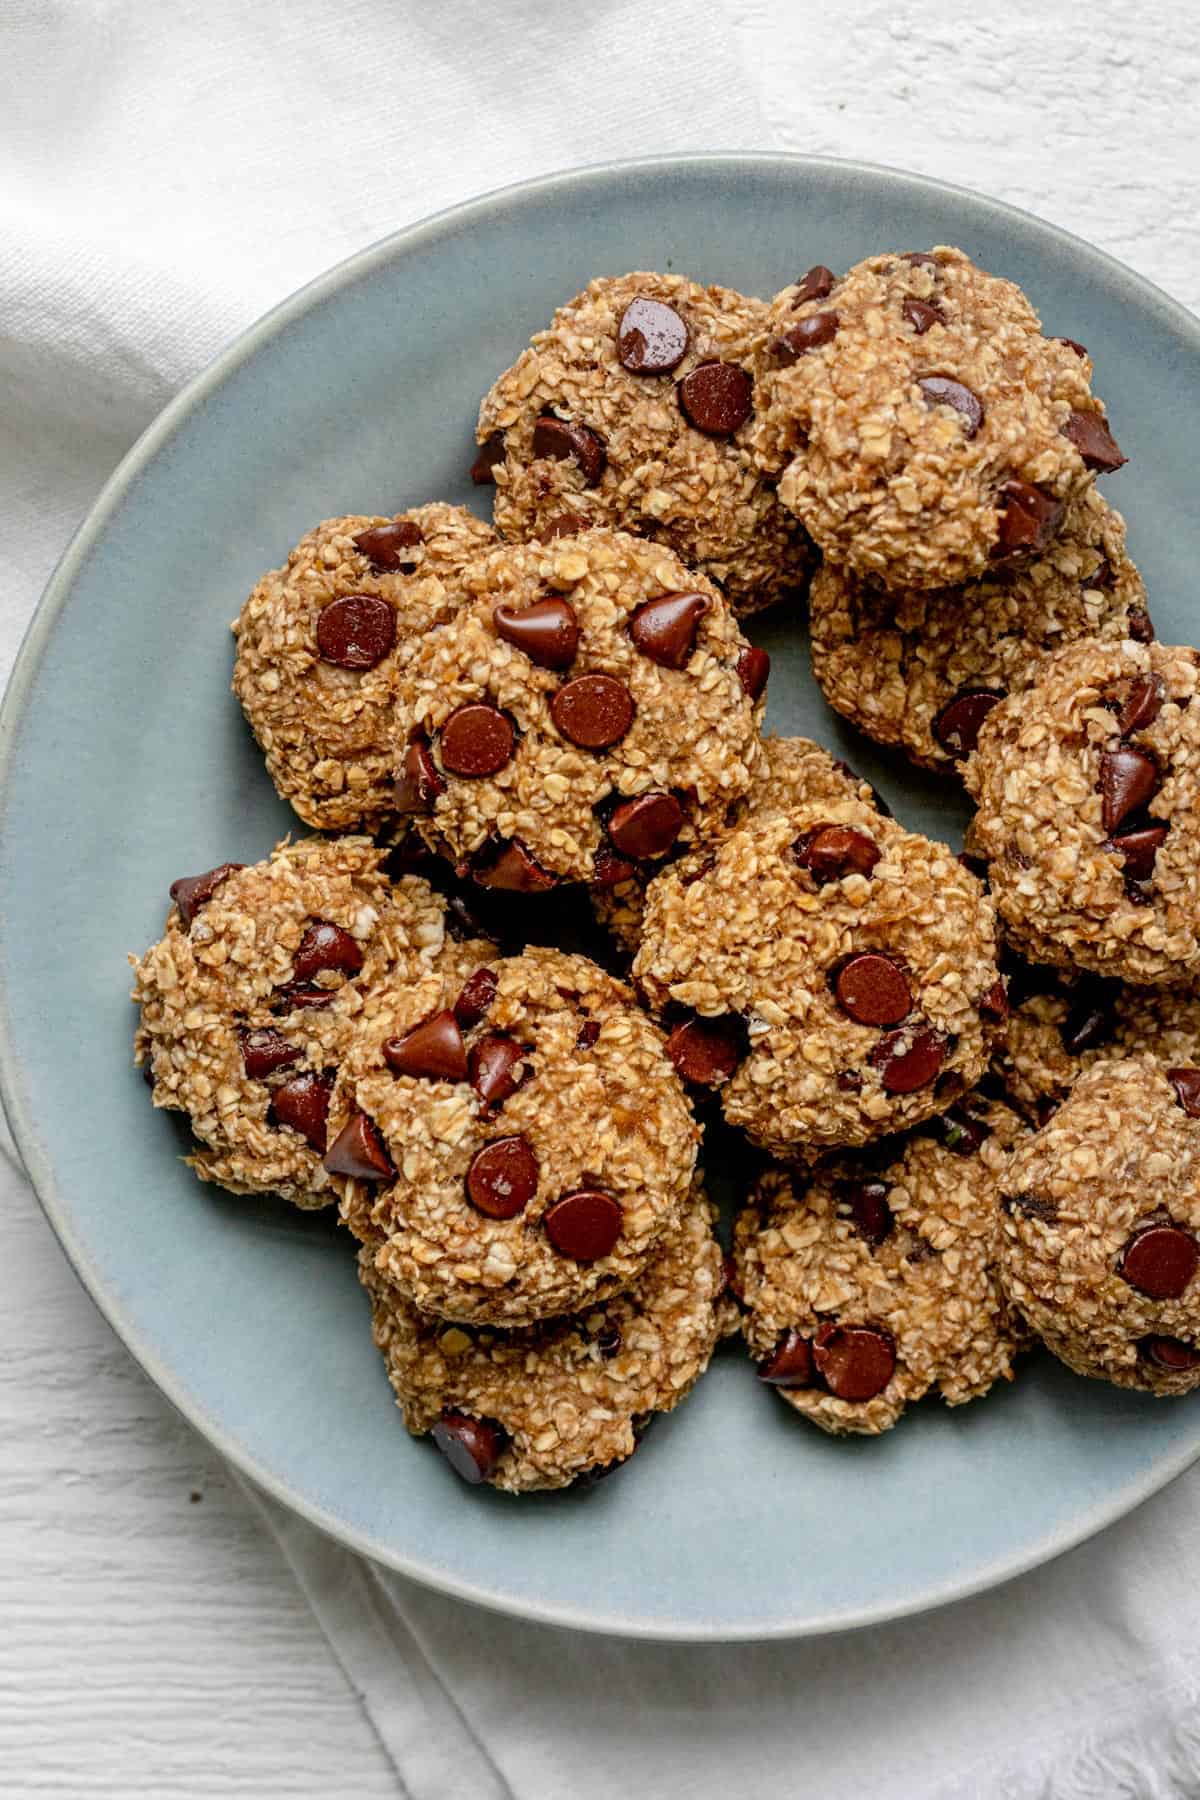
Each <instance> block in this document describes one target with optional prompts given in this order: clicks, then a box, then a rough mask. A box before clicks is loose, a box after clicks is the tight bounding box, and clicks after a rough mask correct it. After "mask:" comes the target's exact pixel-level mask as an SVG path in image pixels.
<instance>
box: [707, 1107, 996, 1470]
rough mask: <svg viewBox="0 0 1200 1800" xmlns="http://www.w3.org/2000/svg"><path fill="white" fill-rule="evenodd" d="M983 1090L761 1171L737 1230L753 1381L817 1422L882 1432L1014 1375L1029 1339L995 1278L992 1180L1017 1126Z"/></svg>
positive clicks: (738, 1278)
mask: <svg viewBox="0 0 1200 1800" xmlns="http://www.w3.org/2000/svg"><path fill="white" fill-rule="evenodd" d="M1020 1130H1021V1127H1020V1122H1019V1121H1018V1119H1017V1116H1016V1114H1015V1113H1012V1112H1010V1111H1009V1109H1008V1108H1007V1107H1005V1106H1002V1105H1000V1104H998V1103H997V1102H995V1101H990V1100H985V1099H983V1098H982V1097H981V1096H979V1095H975V1094H973V1095H970V1096H968V1097H967V1098H966V1099H965V1100H964V1101H963V1102H962V1104H961V1105H960V1106H958V1107H955V1108H954V1109H953V1110H952V1111H951V1112H949V1113H947V1114H945V1115H944V1116H943V1117H942V1118H940V1119H937V1120H935V1121H933V1122H932V1126H929V1127H926V1128H925V1129H924V1130H923V1131H922V1132H917V1133H913V1134H911V1135H910V1136H908V1137H905V1138H903V1139H900V1140H891V1141H889V1142H887V1143H886V1144H880V1145H878V1146H877V1147H876V1150H875V1151H874V1153H872V1154H871V1155H869V1156H865V1157H864V1156H857V1157H845V1156H843V1157H837V1158H834V1159H833V1160H832V1161H830V1162H827V1163H825V1164H823V1165H822V1166H821V1167H820V1168H819V1169H818V1170H817V1171H816V1172H815V1173H814V1174H811V1175H806V1174H805V1173H804V1172H803V1171H801V1170H798V1169H796V1170H788V1169H783V1168H778V1167H772V1168H770V1169H768V1170H767V1171H766V1172H765V1173H764V1174H763V1175H762V1176H760V1178H759V1180H758V1182H757V1184H756V1186H755V1189H754V1193H753V1196H752V1199H751V1202H750V1204H749V1206H747V1207H746V1209H745V1210H744V1211H743V1212H742V1213H741V1214H740V1215H739V1217H738V1220H737V1223H736V1225H735V1228H734V1253H733V1254H734V1277H733V1279H734V1285H735V1289H736V1291H737V1293H738V1295H739V1297H740V1299H741V1300H742V1302H743V1305H744V1308H745V1311H744V1316H743V1320H742V1330H743V1332H744V1334H745V1338H746V1342H747V1344H748V1346H749V1349H750V1354H751V1355H752V1356H753V1357H754V1358H755V1360H756V1361H757V1363H758V1374H759V1380H760V1381H762V1382H763V1383H764V1384H766V1385H767V1386H770V1387H773V1388H775V1389H776V1391H777V1392H778V1393H779V1394H780V1395H781V1396H782V1398H783V1399H784V1400H786V1401H787V1403H788V1405H789V1406H792V1407H794V1408H795V1409H796V1411H797V1412H799V1413H802V1414H803V1415H804V1417H805V1418H807V1419H811V1420H812V1422H813V1424H814V1425H819V1426H821V1428H822V1430H824V1431H830V1432H836V1433H848V1432H858V1433H870V1434H873V1433H876V1432H881V1431H887V1430H889V1429H890V1428H891V1427H892V1426H893V1425H895V1423H896V1422H897V1420H898V1419H899V1418H900V1416H901V1414H902V1413H903V1411H904V1409H905V1407H906V1406H908V1405H910V1404H911V1403H912V1402H913V1401H914V1400H919V1399H921V1397H922V1396H923V1395H924V1394H927V1393H929V1392H930V1391H931V1390H936V1391H937V1392H939V1393H940V1394H941V1397H942V1399H943V1400H945V1401H946V1403H947V1404H948V1405H950V1406H960V1405H962V1403H963V1402H964V1401H967V1400H975V1399H978V1397H979V1396H980V1395H981V1394H986V1393H987V1391H988V1389H989V1388H990V1387H991V1386H992V1384H993V1383H994V1382H996V1381H1007V1380H1011V1378H1012V1374H1013V1364H1014V1361H1015V1358H1016V1355H1017V1352H1018V1350H1019V1349H1021V1348H1022V1346H1023V1343H1024V1341H1025V1335H1026V1334H1025V1333H1024V1332H1023V1329H1022V1327H1021V1325H1020V1323H1019V1321H1018V1320H1017V1319H1015V1318H1014V1316H1013V1314H1012V1312H1011V1309H1010V1308H1009V1305H1008V1303H1007V1301H1006V1300H1005V1297H1004V1294H1003V1292H1002V1290H1001V1288H1000V1284H999V1281H998V1279H997V1276H996V1252H997V1232H998V1210H997V1208H998V1185H997V1184H998V1182H999V1179H1000V1176H1001V1174H1002V1172H1003V1169H1004V1166H1005V1162H1006V1159H1007V1153H1008V1150H1009V1148H1010V1146H1011V1145H1012V1144H1013V1143H1014V1141H1015V1140H1016V1139H1017V1137H1018V1136H1019V1134H1020Z"/></svg>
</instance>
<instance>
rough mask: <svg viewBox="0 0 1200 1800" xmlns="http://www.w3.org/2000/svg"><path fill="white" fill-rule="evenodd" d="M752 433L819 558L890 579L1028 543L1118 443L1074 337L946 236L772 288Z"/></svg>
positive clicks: (1110, 458) (906, 584)
mask: <svg viewBox="0 0 1200 1800" xmlns="http://www.w3.org/2000/svg"><path fill="white" fill-rule="evenodd" d="M755 374H756V381H757V387H756V397H757V401H758V405H757V410H756V416H755V426H754V444H755V450H756V453H757V455H758V458H759V462H760V465H761V467H762V468H763V469H764V470H765V472H766V473H767V474H768V475H769V476H776V477H778V478H779V497H780V499H781V500H782V501H783V504H784V505H785V506H788V507H790V508H791V509H792V510H793V511H794V512H795V513H797V514H798V515H799V517H800V518H801V519H802V520H803V521H804V523H805V525H806V526H807V527H808V529H809V531H810V532H811V533H812V535H813V537H814V538H815V539H816V541H817V543H818V545H819V546H820V548H821V550H822V551H823V553H824V555H825V557H826V559H827V560H828V561H829V562H831V563H835V564H837V565H845V566H847V567H849V568H851V569H853V570H854V571H855V572H856V573H857V574H860V575H863V576H873V577H874V578H875V579H876V580H878V581H880V582H882V583H883V585H884V586H886V587H892V588H930V587H933V588H940V587H948V586H951V585H954V584H957V583H959V582H964V581H972V580H975V579H976V578H978V577H979V576H980V575H982V574H983V573H984V571H985V570H986V569H987V567H988V565H989V563H991V562H994V561H998V560H1005V559H1008V558H1013V557H1020V556H1028V555H1032V554H1039V553H1041V552H1042V551H1044V550H1045V548H1046V547H1047V545H1048V544H1049V543H1050V541H1051V540H1052V539H1053V538H1054V537H1055V535H1056V534H1057V532H1058V530H1059V528H1060V526H1061V524H1062V519H1063V513H1064V509H1065V507H1066V504H1067V502H1068V501H1069V500H1071V499H1072V498H1073V496H1075V495H1076V494H1079V493H1080V492H1082V491H1083V489H1085V488H1086V487H1087V486H1088V485H1089V484H1090V482H1091V481H1092V479H1093V475H1094V474H1095V473H1096V472H1097V471H1102V470H1109V469H1118V468H1120V466H1121V464H1122V463H1123V462H1124V460H1125V459H1124V457H1123V456H1122V455H1121V452H1120V450H1119V449H1118V448H1117V445H1116V443H1115V442H1114V441H1113V438H1112V435H1111V433H1110V431H1109V429H1108V426H1107V424H1106V422H1105V417H1104V412H1103V410H1102V409H1101V407H1100V403H1099V401H1098V400H1096V399H1094V398H1093V396H1092V393H1091V389H1090V387H1089V377H1090V374H1091V362H1090V360H1089V359H1088V356H1087V353H1086V351H1084V350H1082V346H1078V345H1073V344H1069V343H1068V342H1067V341H1066V340H1065V339H1062V338H1046V337H1043V336H1042V334H1041V329H1040V326H1039V321H1038V316H1037V314H1036V313H1035V312H1034V310H1033V307H1032V306H1031V305H1030V304H1029V301H1028V300H1027V299H1026V297H1025V295H1024V294H1023V293H1022V292H1021V290H1020V288H1018V287H1015V286H1014V285H1013V283H1012V282H1010V281H1003V280H1001V279H1000V278H998V277H997V276H995V275H988V274H987V273H985V271H984V270H982V269H979V268H976V267H975V265H974V264H973V263H972V262H971V261H970V259H969V258H968V257H966V256H964V255H963V253H962V251H961V250H954V249H950V248H947V247H946V246H944V245H942V246H939V247H938V248H937V249H935V250H930V251H919V252H913V253H910V254H908V255H904V256H896V255H890V254H889V255H884V256H871V257H868V258H867V260H866V261H865V262H861V263H858V264H857V265H856V266H855V267H854V268H853V269H851V270H850V272H849V273H848V274H847V275H845V276H843V277H842V278H841V279H840V280H839V279H838V278H837V277H836V276H835V275H834V274H833V271H832V270H830V269H826V268H823V267H817V268H813V269H810V270H809V271H808V273H807V274H806V275H804V276H803V277H802V278H801V279H800V280H798V281H796V282H794V283H793V284H792V285H791V286H790V287H786V288H784V290H783V292H782V293H781V294H780V295H778V296H777V298H776V299H775V300H774V301H773V302H772V305H771V309H770V315H769V320H768V325H767V329H766V331H765V332H764V333H763V335H762V337H761V339H760V345H759V351H758V355H757V361H756V368H755Z"/></svg>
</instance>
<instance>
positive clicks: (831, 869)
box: [792, 825, 883, 887]
mask: <svg viewBox="0 0 1200 1800" xmlns="http://www.w3.org/2000/svg"><path fill="white" fill-rule="evenodd" d="M792 854H793V855H794V857H795V858H796V861H797V862H798V863H799V865H800V867H801V868H802V869H806V870H807V871H808V873H809V874H810V875H811V876H812V878H813V880H814V881H815V882H817V883H818V884H819V885H820V886H822V887H823V886H824V885H825V883H826V882H827V881H841V880H842V879H843V878H844V877H845V876H847V875H869V874H870V873H871V871H872V869H874V867H875V864H876V863H877V862H878V861H879V858H880V857H881V856H882V855H883V852H882V851H881V850H880V848H879V845H878V844H876V843H875V842H874V841H873V840H872V839H871V838H869V837H868V836H867V834H866V832H865V831H856V830H855V829H854V827H853V826H852V825H814V826H813V827H812V829H811V830H810V831H806V832H804V833H803V835H802V836H801V837H798V838H797V839H796V841H795V843H794V844H793V845H792Z"/></svg>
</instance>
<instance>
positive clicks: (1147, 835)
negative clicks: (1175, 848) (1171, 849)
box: [1100, 825, 1167, 882]
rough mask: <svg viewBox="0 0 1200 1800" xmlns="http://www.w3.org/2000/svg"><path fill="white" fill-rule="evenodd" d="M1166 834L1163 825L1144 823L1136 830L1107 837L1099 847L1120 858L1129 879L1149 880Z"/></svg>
mask: <svg viewBox="0 0 1200 1800" xmlns="http://www.w3.org/2000/svg"><path fill="white" fill-rule="evenodd" d="M1166 835H1167V827H1166V826H1165V825H1145V826H1143V827H1142V828H1141V829H1140V830H1138V831H1125V832H1122V833H1121V835H1120V836H1119V837H1112V838H1107V839H1106V840H1105V842H1104V843H1103V844H1101V846H1100V848H1101V850H1104V851H1107V852H1108V853H1109V854H1110V855H1112V856H1119V857H1120V858H1121V860H1122V862H1123V863H1124V866H1125V874H1126V876H1127V877H1128V879H1129V880H1130V881H1135V882H1137V881H1149V880H1150V878H1151V876H1152V875H1153V874H1154V861H1155V858H1156V857H1157V855H1158V853H1159V851H1160V850H1161V849H1162V846H1163V843H1164V842H1165V840H1166Z"/></svg>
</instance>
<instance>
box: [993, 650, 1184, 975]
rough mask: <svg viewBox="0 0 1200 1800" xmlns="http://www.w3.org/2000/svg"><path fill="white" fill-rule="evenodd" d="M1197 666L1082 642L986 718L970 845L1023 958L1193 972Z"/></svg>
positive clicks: (1161, 653) (1131, 971)
mask: <svg viewBox="0 0 1200 1800" xmlns="http://www.w3.org/2000/svg"><path fill="white" fill-rule="evenodd" d="M1198 663H1200V658H1198V656H1197V653H1196V651H1195V650H1186V649H1184V650H1179V649H1172V648H1170V647H1168V646H1166V645H1160V644H1154V643H1151V644H1137V643H1134V642H1132V641H1131V640H1126V641H1125V642H1123V643H1119V644H1118V643H1100V642H1096V641H1094V640H1091V641H1088V642H1085V643H1080V644H1074V645H1071V646H1069V647H1068V648H1066V649H1064V650H1060V651H1058V652H1057V653H1056V654H1055V655H1054V656H1052V657H1047V658H1046V659H1045V660H1044V662H1043V663H1042V664H1041V665H1040V667H1039V668H1038V670H1037V672H1036V678H1035V680H1034V681H1033V683H1032V684H1031V686H1030V687H1028V688H1027V689H1026V690H1025V692H1024V693H1021V694H1017V695H1014V696H1012V697H1011V698H1010V699H1008V700H1004V701H1001V702H1000V704H999V705H998V706H994V707H993V708H992V710H991V712H990V713H989V714H988V715H987V718H986V719H985V720H984V722H983V725H982V728H981V730H980V734H979V744H978V748H977V749H976V751H975V753H974V755H973V756H972V757H971V758H970V760H969V761H968V762H967V764H966V766H965V770H964V778H965V780H966V784H967V787H968V788H969V790H970V792H971V793H972V795H973V796H974V799H975V802H976V805H977V807H978V811H977V813H976V815H975V817H974V819H973V821H972V825H971V834H970V838H971V848H972V850H973V851H974V852H976V853H977V854H978V855H980V856H982V857H983V858H984V859H985V861H986V862H987V864H988V879H989V883H990V886H991V890H992V894H993V896H994V898H995V901H996V910H997V912H998V914H999V916H1000V918H1001V919H1002V920H1003V923H1004V928H1005V932H1006V935H1007V936H1008V937H1009V938H1010V939H1011V941H1012V943H1013V944H1014V946H1015V947H1016V948H1017V949H1018V950H1019V951H1020V952H1021V954H1022V955H1023V956H1025V957H1027V958H1028V960H1029V961H1030V962H1035V963H1053V964H1056V965H1062V966H1071V965H1072V964H1079V965H1080V966H1082V967H1084V968H1088V969H1092V970H1094V971H1096V972H1097V973H1098V974H1102V975H1111V976H1113V977H1117V978H1120V979H1123V980H1125V981H1131V982H1135V983H1138V984H1140V985H1142V986H1150V985H1154V984H1157V983H1160V982H1161V983H1166V984H1169V985H1183V984H1185V983H1187V982H1189V981H1191V980H1193V979H1194V978H1195V976H1196V974H1197V972H1198V971H1200V898H1198V895H1197V888H1198V886H1200V707H1196V706H1193V705H1192V699H1193V696H1194V694H1195V692H1196V687H1197V668H1198Z"/></svg>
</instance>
